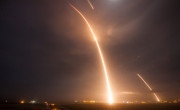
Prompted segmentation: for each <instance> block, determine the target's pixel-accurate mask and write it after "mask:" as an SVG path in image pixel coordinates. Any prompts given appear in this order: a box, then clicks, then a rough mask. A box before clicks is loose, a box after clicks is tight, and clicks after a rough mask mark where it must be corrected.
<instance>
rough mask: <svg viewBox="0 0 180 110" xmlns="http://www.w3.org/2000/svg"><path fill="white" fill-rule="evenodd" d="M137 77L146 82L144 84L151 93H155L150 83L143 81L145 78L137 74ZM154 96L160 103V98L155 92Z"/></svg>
mask: <svg viewBox="0 0 180 110" xmlns="http://www.w3.org/2000/svg"><path fill="white" fill-rule="evenodd" d="M137 76H138V77H139V78H140V79H141V80H142V81H143V82H144V84H145V85H146V86H147V87H148V88H149V90H150V91H151V92H153V90H152V88H151V87H150V86H149V85H148V83H147V82H146V81H145V80H144V79H143V77H142V76H141V75H140V74H137ZM153 95H154V96H155V98H156V100H157V101H158V102H160V99H159V97H158V96H157V95H156V93H155V92H153Z"/></svg>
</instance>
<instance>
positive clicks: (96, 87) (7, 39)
mask: <svg viewBox="0 0 180 110" xmlns="http://www.w3.org/2000/svg"><path fill="white" fill-rule="evenodd" d="M67 1H69V2H70V3H72V4H73V5H74V6H75V7H76V8H78V9H79V10H80V11H81V12H82V13H83V14H84V15H85V16H86V18H87V19H88V20H89V22H90V24H91V25H92V27H93V29H94V31H95V33H96V35H97V38H98V41H99V44H100V46H101V49H102V52H103V55H104V59H105V63H106V66H107V70H108V74H109V79H110V82H111V86H112V92H113V93H114V99H115V100H116V101H123V100H145V101H146V100H152V101H154V100H155V98H154V96H153V95H152V94H151V92H149V90H148V88H147V87H146V86H145V85H144V84H143V83H142V81H141V80H140V79H139V78H138V77H137V75H136V74H137V73H139V74H141V75H142V76H143V77H144V79H145V80H146V81H147V82H148V83H149V84H150V85H151V87H152V88H153V89H154V91H155V92H156V93H157V95H158V96H159V97H160V98H161V99H162V100H174V99H180V94H179V93H180V57H179V56H180V43H179V41H180V38H179V37H180V7H179V4H178V1H179V0H91V2H92V4H93V5H94V7H95V10H92V9H91V7H90V6H89V4H88V2H87V1H86V0H4V1H3V0H1V1H0V37H1V39H0V98H1V99H16V100H19V99H28V100H29V99H30V100H31V99H35V100H48V101H61V102H63V101H73V100H83V99H89V100H90V99H93V100H97V101H106V100H107V97H106V94H107V88H106V83H105V76H104V71H103V67H102V63H101V59H100V56H99V53H98V51H97V47H96V44H95V41H94V40H93V38H92V35H91V33H90V31H89V29H88V27H87V25H86V24H85V22H84V21H83V19H82V18H81V17H80V16H79V15H78V14H77V13H76V12H75V11H74V10H73V9H72V8H71V7H70V6H69V5H68V2H67Z"/></svg>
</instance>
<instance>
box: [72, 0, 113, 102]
mask: <svg viewBox="0 0 180 110" xmlns="http://www.w3.org/2000/svg"><path fill="white" fill-rule="evenodd" d="M88 1H89V0H88ZM69 5H70V6H71V7H72V8H73V9H74V10H75V11H76V12H77V13H78V14H79V15H80V16H81V17H82V18H83V20H84V21H85V22H86V24H87V25H88V27H89V29H90V31H91V33H92V35H93V38H94V40H95V42H96V45H97V47H98V51H99V54H100V57H101V60H102V64H103V68H104V73H105V77H106V84H107V89H108V103H109V104H112V103H113V102H114V101H113V97H112V92H111V87H110V83H109V78H108V74H107V70H106V66H105V63H104V59H103V55H102V52H101V48H100V46H99V43H98V41H97V38H96V35H95V34H94V31H93V29H92V28H91V26H90V24H89V22H88V21H87V19H86V18H85V17H84V15H83V14H82V13H81V12H80V11H79V10H78V9H77V8H75V7H74V6H73V5H72V4H70V3H69Z"/></svg>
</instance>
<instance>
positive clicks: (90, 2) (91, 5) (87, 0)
mask: <svg viewBox="0 0 180 110" xmlns="http://www.w3.org/2000/svg"><path fill="white" fill-rule="evenodd" d="M87 1H88V3H89V5H90V7H91V8H92V10H94V6H93V5H92V3H91V2H90V0H87Z"/></svg>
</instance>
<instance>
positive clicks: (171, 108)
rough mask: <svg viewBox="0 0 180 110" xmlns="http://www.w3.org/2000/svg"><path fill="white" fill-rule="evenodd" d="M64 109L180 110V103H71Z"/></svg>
mask: <svg viewBox="0 0 180 110" xmlns="http://www.w3.org/2000/svg"><path fill="white" fill-rule="evenodd" d="M61 109H64V110H180V104H115V105H106V104H72V105H64V106H63V107H62V108H61Z"/></svg>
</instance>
